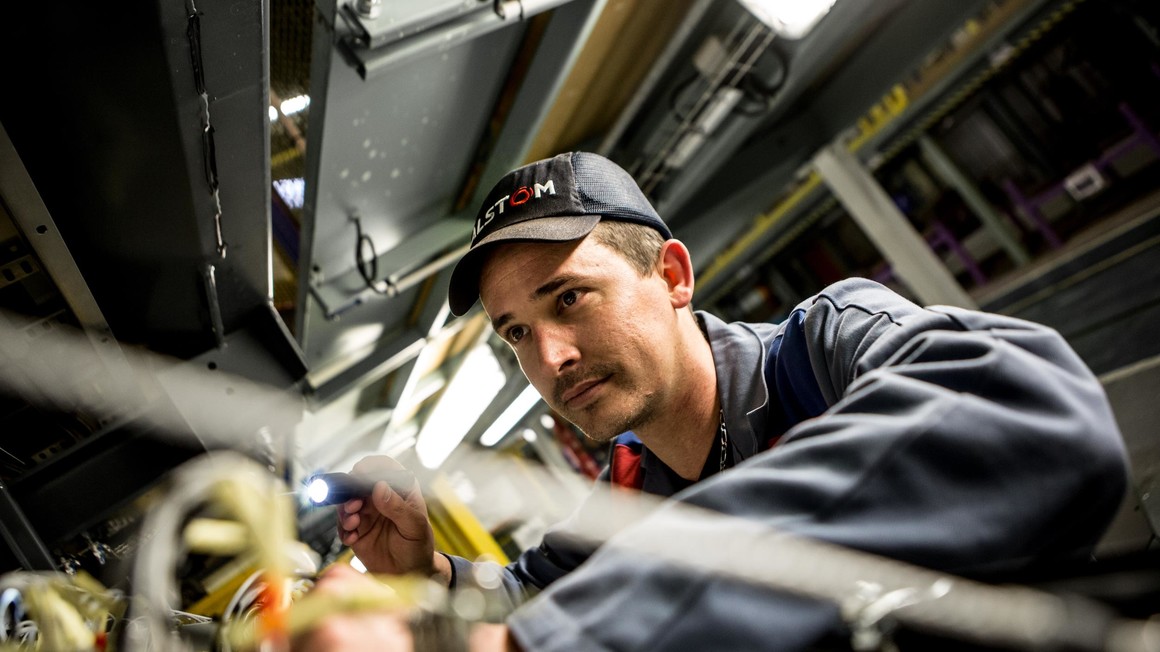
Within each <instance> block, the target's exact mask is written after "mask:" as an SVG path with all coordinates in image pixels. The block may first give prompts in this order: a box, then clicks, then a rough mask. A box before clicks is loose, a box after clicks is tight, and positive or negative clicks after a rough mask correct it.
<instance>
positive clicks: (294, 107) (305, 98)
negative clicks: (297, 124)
mask: <svg viewBox="0 0 1160 652" xmlns="http://www.w3.org/2000/svg"><path fill="white" fill-rule="evenodd" d="M308 106H310V96H309V95H295V96H294V97H291V98H289V99H286V100H282V104H281V105H279V107H278V108H280V109H282V114H283V115H294V114H295V113H298V112H299V111H301V110H302V109H305V108H306V107H308Z"/></svg>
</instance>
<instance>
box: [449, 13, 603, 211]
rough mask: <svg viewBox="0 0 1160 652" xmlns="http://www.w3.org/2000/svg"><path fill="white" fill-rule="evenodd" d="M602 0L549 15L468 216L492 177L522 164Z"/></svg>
mask: <svg viewBox="0 0 1160 652" xmlns="http://www.w3.org/2000/svg"><path fill="white" fill-rule="evenodd" d="M605 2H606V0H573V1H572V2H570V3H568V4H566V5H564V6H562V7H559V8H557V9H556V10H555V11H554V13H553V14H552V20H551V22H550V23H548V27H547V29H546V30H545V32H544V36H543V38H542V39H541V41H540V47H539V49H538V50H537V51H536V56H535V57H534V58H533V59H532V62H531V65H530V66H529V68H528V72H527V76H526V77H525V78H524V82H523V84H522V85H521V87H520V92H519V95H518V96H517V97H516V99H515V102H514V103H513V105H512V108H511V111H510V112H509V113H508V117H507V120H506V121H505V122H504V126H503V130H502V131H501V132H500V135H499V137H498V138H497V139H496V143H495V146H494V147H493V148H492V151H491V154H490V156H489V157H488V161H487V166H486V167H485V168H484V170H483V173H482V175H481V176H480V179H481V180H482V181H483V182H482V183H480V184H479V186H478V187H477V188H476V191H475V195H474V196H473V197H472V199H471V201H470V202H469V203H468V205H467V206H468V208H467V211H468V212H469V213H470V214H472V215H474V213H475V210H476V208H477V207H478V206H479V205H480V204H481V203H482V202H483V200H484V198H485V197H486V196H487V193H488V191H490V190H491V185H492V183H494V182H495V180H497V179H499V178H500V177H502V176H503V175H505V174H507V173H508V171H510V170H512V169H513V168H516V167H519V166H520V165H522V164H523V163H524V159H525V157H526V156H527V155H528V150H529V149H530V148H531V146H532V143H533V142H535V139H536V135H537V134H538V133H539V132H540V127H541V126H542V125H543V123H544V119H545V118H546V117H547V116H548V112H549V111H550V110H551V108H552V105H553V104H555V103H556V97H557V96H558V95H559V93H560V89H561V88H563V86H564V82H565V81H566V80H567V79H568V74H569V73H570V72H571V71H572V66H573V65H574V64H575V63H576V59H577V58H578V57H579V56H580V51H581V50H582V49H583V48H584V44H585V43H586V42H587V41H588V35H589V34H590V33H591V32H592V28H593V27H594V26H595V25H596V21H597V19H598V18H599V17H600V11H601V10H602V9H603V8H604V4H605Z"/></svg>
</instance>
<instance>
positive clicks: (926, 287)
mask: <svg viewBox="0 0 1160 652" xmlns="http://www.w3.org/2000/svg"><path fill="white" fill-rule="evenodd" d="M814 168H815V169H816V170H817V171H818V174H819V175H821V177H822V180H823V181H825V183H826V185H827V186H829V188H830V190H831V191H832V192H833V193H834V196H835V197H837V198H838V201H839V202H841V204H842V206H843V207H845V209H846V211H847V212H848V213H849V214H850V216H851V217H853V218H854V221H855V222H857V223H858V225H859V226H860V227H862V230H863V231H864V232H865V233H866V236H867V237H869V238H870V241H871V242H873V243H874V245H875V246H876V247H878V250H879V251H880V252H882V255H883V257H885V258H886V260H887V262H889V263H890V265H891V266H892V267H893V268H894V273H895V274H897V276H898V278H899V279H901V280H902V282H903V283H906V285H907V286H908V287H909V288H910V289H911V290H912V291H913V292H914V294H915V296H916V297H917V298H918V299H919V301H921V302H922V303H924V304H942V305H952V306H961V307H964V308H975V307H977V306H976V304H975V301H974V300H973V299H971V297H970V296H969V295H968V294H967V293H966V291H965V290H963V288H962V286H961V285H959V284H958V282H957V281H955V277H954V276H953V275H952V274H951V272H950V270H948V269H947V267H946V265H945V264H943V262H942V261H941V260H939V259H938V257H937V256H935V254H934V252H933V251H931V249H930V247H928V246H927V244H926V242H925V241H924V240H923V239H922V236H921V235H919V233H918V231H916V230H915V229H914V227H913V226H911V225H910V222H909V221H907V219H906V216H905V215H903V214H902V211H900V210H898V207H897V206H895V205H894V202H893V201H892V200H891V199H890V196H889V195H887V194H886V191H885V190H883V189H882V186H880V185H879V184H878V181H877V180H876V179H875V178H874V176H873V175H871V174H870V173H869V172H868V171H867V170H866V168H865V167H863V166H862V163H861V162H860V161H859V160H858V159H857V158H855V156H854V155H853V154H851V153H850V152H849V150H847V149H846V147H845V145H844V144H842V143H840V142H839V143H832V144H830V145H828V146H826V147H824V148H822V149H821V150H820V151H819V152H818V153H817V154H816V155H815V157H814Z"/></svg>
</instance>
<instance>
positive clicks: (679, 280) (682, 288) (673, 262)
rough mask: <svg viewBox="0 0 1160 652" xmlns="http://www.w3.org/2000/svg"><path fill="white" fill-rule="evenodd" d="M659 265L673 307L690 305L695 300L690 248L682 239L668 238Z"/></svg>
mask: <svg viewBox="0 0 1160 652" xmlns="http://www.w3.org/2000/svg"><path fill="white" fill-rule="evenodd" d="M657 265H658V268H659V272H660V275H661V278H662V279H664V281H665V285H666V286H667V287H668V290H669V300H670V301H671V302H672V304H673V307H674V308H677V309H681V308H684V307H685V306H687V305H689V303H690V302H692V300H693V261H692V258H690V256H689V249H688V248H687V247H685V244H684V243H683V242H681V241H680V240H667V241H666V242H665V243H664V244H663V245H661V254H660V258H659V260H658V262H657Z"/></svg>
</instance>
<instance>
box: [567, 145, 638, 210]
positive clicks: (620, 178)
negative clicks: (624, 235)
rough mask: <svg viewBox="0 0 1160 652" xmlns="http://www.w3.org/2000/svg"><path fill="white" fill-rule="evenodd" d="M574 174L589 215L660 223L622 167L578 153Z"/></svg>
mask: <svg viewBox="0 0 1160 652" xmlns="http://www.w3.org/2000/svg"><path fill="white" fill-rule="evenodd" d="M572 172H573V174H574V175H575V177H576V188H577V190H578V194H579V195H580V203H581V205H582V206H584V210H585V211H586V212H588V213H600V214H601V215H607V216H609V217H618V218H621V219H625V220H629V221H638V222H640V221H643V222H646V223H651V222H652V220H654V219H656V220H659V218H658V217H657V214H656V211H655V210H653V207H652V205H651V204H649V203H648V200H647V199H645V197H644V194H643V193H641V191H640V187H639V186H637V185H636V181H635V180H634V179H633V178H632V176H631V175H629V174H628V172H625V171H624V170H622V169H621V168H620V167H618V166H616V165H614V164H610V163H609V162H607V161H606V160H605V159H602V158H599V157H596V156H584V155H583V153H577V154H576V155H575V156H573V157H572Z"/></svg>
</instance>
